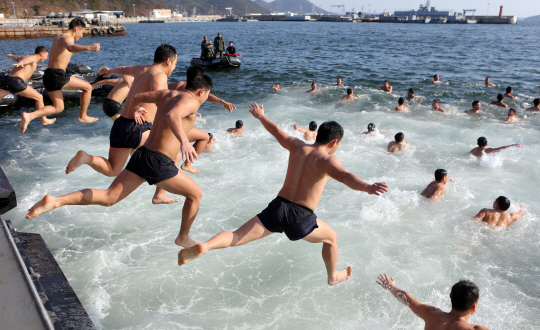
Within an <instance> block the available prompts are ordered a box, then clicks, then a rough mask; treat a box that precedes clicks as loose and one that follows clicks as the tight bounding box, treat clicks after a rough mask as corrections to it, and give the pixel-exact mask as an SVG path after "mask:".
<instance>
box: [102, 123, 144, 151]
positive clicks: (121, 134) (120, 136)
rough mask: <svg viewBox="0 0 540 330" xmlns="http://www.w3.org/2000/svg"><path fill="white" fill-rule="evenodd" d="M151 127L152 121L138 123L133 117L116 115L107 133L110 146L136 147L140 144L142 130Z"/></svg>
mask: <svg viewBox="0 0 540 330" xmlns="http://www.w3.org/2000/svg"><path fill="white" fill-rule="evenodd" d="M151 128H152V123H149V122H146V121H145V122H144V123H143V124H142V125H139V124H137V123H136V122H135V119H127V118H125V117H122V116H120V117H118V118H117V119H116V120H115V121H114V124H113V126H112V128H111V134H110V135H109V141H110V146H111V147H113V148H131V149H136V148H137V147H138V146H139V145H140V144H141V139H142V135H143V133H144V132H146V131H148V130H150V129H151Z"/></svg>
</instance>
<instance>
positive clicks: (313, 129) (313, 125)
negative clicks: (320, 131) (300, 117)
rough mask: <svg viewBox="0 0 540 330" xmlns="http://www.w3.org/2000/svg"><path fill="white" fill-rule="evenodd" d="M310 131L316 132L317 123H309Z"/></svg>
mask: <svg viewBox="0 0 540 330" xmlns="http://www.w3.org/2000/svg"><path fill="white" fill-rule="evenodd" d="M309 130H310V131H313V132H315V131H316V130H317V123H316V122H314V121H312V122H310V123H309Z"/></svg>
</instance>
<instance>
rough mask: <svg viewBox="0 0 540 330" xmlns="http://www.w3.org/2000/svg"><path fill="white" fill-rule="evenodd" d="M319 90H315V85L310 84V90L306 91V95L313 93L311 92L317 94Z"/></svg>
mask: <svg viewBox="0 0 540 330" xmlns="http://www.w3.org/2000/svg"><path fill="white" fill-rule="evenodd" d="M319 91H320V90H319V89H317V84H316V83H311V89H310V90H308V91H306V93H313V92H319Z"/></svg>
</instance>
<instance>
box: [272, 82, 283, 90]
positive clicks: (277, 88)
mask: <svg viewBox="0 0 540 330" xmlns="http://www.w3.org/2000/svg"><path fill="white" fill-rule="evenodd" d="M272 89H273V90H275V91H280V90H281V84H280V83H275V84H274V85H273V86H272Z"/></svg>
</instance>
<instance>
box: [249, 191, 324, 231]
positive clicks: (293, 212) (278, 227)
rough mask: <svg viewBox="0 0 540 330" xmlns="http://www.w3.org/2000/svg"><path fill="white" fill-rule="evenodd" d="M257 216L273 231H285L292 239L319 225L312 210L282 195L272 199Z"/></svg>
mask: <svg viewBox="0 0 540 330" xmlns="http://www.w3.org/2000/svg"><path fill="white" fill-rule="evenodd" d="M257 217H259V220H261V223H262V224H263V226H264V227H265V228H266V229H268V230H269V231H271V232H273V233H282V232H285V235H287V237H288V238H289V239H290V240H291V241H297V240H299V239H302V238H304V237H306V236H307V235H309V234H310V233H311V232H312V231H313V230H315V228H318V227H319V226H317V216H316V215H315V213H313V211H312V210H310V209H308V208H307V207H305V206H302V205H298V204H296V203H293V202H291V201H289V200H287V199H285V198H283V197H281V196H278V197H276V198H275V199H274V200H273V201H271V202H270V204H268V207H267V208H266V209H264V210H263V211H262V212H261V213H259V214H257Z"/></svg>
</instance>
